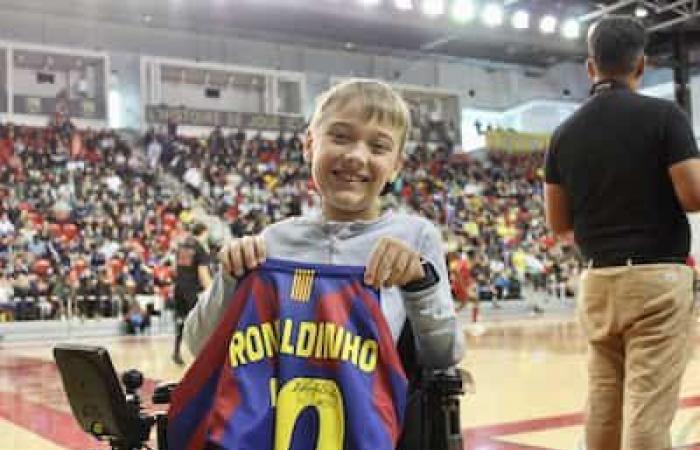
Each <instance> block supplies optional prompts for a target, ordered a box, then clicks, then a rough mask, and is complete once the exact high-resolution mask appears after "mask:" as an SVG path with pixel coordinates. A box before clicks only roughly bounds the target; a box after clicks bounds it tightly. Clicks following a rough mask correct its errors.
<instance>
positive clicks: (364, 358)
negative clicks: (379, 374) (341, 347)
mask: <svg viewBox="0 0 700 450" xmlns="http://www.w3.org/2000/svg"><path fill="white" fill-rule="evenodd" d="M378 353H379V346H378V345H377V342H376V341H375V340H373V339H367V340H366V341H364V342H363V343H362V348H361V349H360V370H362V371H364V372H367V373H371V372H372V371H373V370H374V368H375V367H377V354H378Z"/></svg>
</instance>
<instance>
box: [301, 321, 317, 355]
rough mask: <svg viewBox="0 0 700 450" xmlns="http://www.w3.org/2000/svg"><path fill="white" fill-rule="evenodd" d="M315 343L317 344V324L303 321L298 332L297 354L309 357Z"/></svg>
mask: <svg viewBox="0 0 700 450" xmlns="http://www.w3.org/2000/svg"><path fill="white" fill-rule="evenodd" d="M314 344H316V324H315V323H314V322H301V324H300V325H299V333H298V334H297V351H296V355H297V356H299V357H301V358H308V357H309V356H311V353H313V351H314Z"/></svg>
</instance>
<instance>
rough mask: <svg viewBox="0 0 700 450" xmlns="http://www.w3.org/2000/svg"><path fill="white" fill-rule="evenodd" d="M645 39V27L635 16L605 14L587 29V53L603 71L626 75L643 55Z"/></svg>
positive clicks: (610, 73)
mask: <svg viewBox="0 0 700 450" xmlns="http://www.w3.org/2000/svg"><path fill="white" fill-rule="evenodd" d="M646 43H647V35H646V31H645V30H644V25H642V23H641V22H640V21H639V20H637V19H635V18H633V17H629V16H608V17H605V18H603V19H601V20H600V21H598V22H596V23H595V24H594V25H593V26H592V27H591V30H590V31H589V32H588V55H589V56H590V57H591V58H593V60H594V61H595V65H596V67H597V68H598V70H599V71H600V72H601V73H603V74H605V75H618V76H619V75H629V74H631V73H632V72H633V71H634V69H635V67H636V65H637V61H638V60H639V58H640V57H641V56H643V55H644V47H645V46H646Z"/></svg>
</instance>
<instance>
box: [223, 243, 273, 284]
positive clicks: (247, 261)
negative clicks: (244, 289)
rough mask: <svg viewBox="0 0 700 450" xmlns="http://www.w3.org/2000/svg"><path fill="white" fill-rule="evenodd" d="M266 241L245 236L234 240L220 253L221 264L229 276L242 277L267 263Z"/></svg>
mask: <svg viewBox="0 0 700 450" xmlns="http://www.w3.org/2000/svg"><path fill="white" fill-rule="evenodd" d="M266 257H267V254H266V251H265V240H264V239H263V238H262V236H244V237H242V238H239V239H233V240H232V241H230V242H228V243H227V244H226V245H224V246H223V248H222V249H221V251H220V252H219V262H221V265H222V267H223V270H224V271H225V272H226V273H228V274H229V275H232V276H235V277H241V276H243V274H244V273H245V271H246V270H253V269H255V268H256V267H258V266H259V265H260V264H262V263H263V262H265V258H266Z"/></svg>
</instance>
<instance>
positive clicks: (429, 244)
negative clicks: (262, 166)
mask: <svg viewBox="0 0 700 450" xmlns="http://www.w3.org/2000/svg"><path fill="white" fill-rule="evenodd" d="M409 121H410V116H409V111H408V108H407V106H406V104H405V102H404V101H403V99H401V97H400V96H399V95H398V94H397V93H396V92H395V91H394V90H393V89H392V88H391V87H390V86H388V85H387V84H384V83H382V82H379V81H374V80H351V81H347V82H344V83H341V84H338V85H336V86H335V87H333V88H332V89H330V90H329V91H328V92H326V93H325V94H324V95H322V96H321V97H320V98H319V99H318V102H317V107H316V111H315V112H314V115H313V117H312V119H311V123H310V126H309V130H308V132H307V134H306V138H305V142H304V157H305V160H306V161H307V162H310V163H311V169H312V176H313V180H314V182H315V184H316V186H317V187H318V190H319V192H320V195H321V209H322V212H321V214H320V215H319V216H317V217H294V218H290V219H287V220H283V221H281V222H279V223H276V224H273V225H271V226H269V227H267V228H266V229H265V230H264V231H263V232H262V234H261V235H260V236H248V237H244V238H241V239H236V240H234V241H232V242H230V243H229V244H228V245H226V246H224V248H223V249H222V251H221V253H220V254H219V258H220V261H221V263H222V265H223V270H222V272H220V273H219V274H218V275H217V276H216V278H215V280H214V283H213V284H212V287H211V289H209V290H208V291H207V292H205V294H204V298H203V299H202V301H200V302H198V303H197V305H196V306H195V309H194V310H193V311H192V312H191V313H190V314H189V316H188V318H187V320H186V322H185V330H184V338H185V342H186V343H187V345H188V346H189V349H190V350H191V352H192V354H194V355H196V354H198V353H199V351H200V350H201V348H202V346H203V345H204V344H205V342H206V339H207V338H208V337H209V336H210V335H211V333H212V331H213V330H214V328H215V327H216V325H217V323H218V320H219V318H220V316H221V314H222V311H223V310H224V309H225V308H226V306H227V305H226V302H227V301H228V300H229V299H230V298H231V297H232V293H233V291H234V289H235V287H236V280H237V278H239V277H241V276H242V275H243V274H244V272H245V271H246V270H252V269H255V268H256V267H258V266H259V265H260V264H262V263H263V262H264V261H265V259H266V257H268V256H269V257H273V258H279V259H291V260H295V261H303V262H307V263H321V264H335V265H355V266H365V267H366V270H365V275H364V279H365V282H366V283H367V284H369V285H371V286H374V287H376V288H379V289H380V290H381V295H382V304H381V307H382V312H383V314H384V316H385V318H386V320H387V323H388V324H389V327H390V329H391V332H392V336H393V338H394V342H396V341H397V340H398V338H399V334H400V333H401V330H402V328H403V325H404V322H405V321H406V320H409V321H410V323H411V325H412V328H413V332H414V334H415V336H416V344H417V350H418V354H419V360H420V362H421V363H422V364H423V365H424V366H426V367H431V368H446V367H450V366H453V365H455V364H456V363H458V362H459V361H460V359H461V358H462V353H463V350H464V337H463V333H462V330H461V327H460V325H459V323H458V320H457V318H456V316H455V311H454V305H453V301H452V297H451V294H450V285H449V278H448V273H447V267H446V264H445V258H444V255H443V250H442V248H443V246H442V242H441V237H440V233H439V231H438V230H437V228H436V227H435V226H434V225H433V224H432V223H430V222H429V221H428V220H426V219H424V218H422V217H418V216H414V215H407V214H398V213H392V212H388V213H385V214H383V215H382V214H381V211H380V198H379V196H380V194H381V192H382V189H383V188H384V186H385V185H386V184H387V183H388V182H391V181H394V180H395V179H396V178H397V176H398V175H399V171H400V169H401V166H402V157H403V147H404V144H405V142H406V136H407V134H408V129H409Z"/></svg>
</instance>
